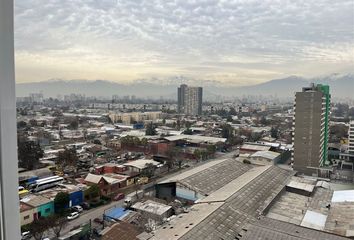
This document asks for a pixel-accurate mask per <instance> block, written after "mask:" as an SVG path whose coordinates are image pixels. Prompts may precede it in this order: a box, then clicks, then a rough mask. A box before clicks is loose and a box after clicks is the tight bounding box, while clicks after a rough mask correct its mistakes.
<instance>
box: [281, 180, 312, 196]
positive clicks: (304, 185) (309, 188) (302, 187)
mask: <svg viewBox="0 0 354 240" xmlns="http://www.w3.org/2000/svg"><path fill="white" fill-rule="evenodd" d="M286 186H287V187H290V188H295V189H300V190H304V191H306V192H310V193H311V192H313V190H314V188H315V185H312V184H307V183H303V182H297V181H295V180H291V181H290V182H289V183H288V184H287V185H286Z"/></svg>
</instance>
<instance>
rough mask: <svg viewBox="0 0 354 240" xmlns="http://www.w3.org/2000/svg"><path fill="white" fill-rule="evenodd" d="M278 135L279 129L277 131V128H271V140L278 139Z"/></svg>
mask: <svg viewBox="0 0 354 240" xmlns="http://www.w3.org/2000/svg"><path fill="white" fill-rule="evenodd" d="M278 134H279V129H278V128H276V127H272V128H271V129H270V136H271V137H272V138H278Z"/></svg>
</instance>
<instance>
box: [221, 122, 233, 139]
mask: <svg viewBox="0 0 354 240" xmlns="http://www.w3.org/2000/svg"><path fill="white" fill-rule="evenodd" d="M232 136H233V128H232V127H231V126H230V125H229V124H224V125H222V127H221V137H223V138H227V139H230V138H231V137H232Z"/></svg>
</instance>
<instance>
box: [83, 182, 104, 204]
mask: <svg viewBox="0 0 354 240" xmlns="http://www.w3.org/2000/svg"><path fill="white" fill-rule="evenodd" d="M99 196H101V190H100V187H99V186H98V185H97V184H93V185H91V186H90V187H89V188H88V189H86V190H85V198H88V199H90V200H92V199H95V198H98V197H99Z"/></svg>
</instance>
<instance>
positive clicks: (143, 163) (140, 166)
mask: <svg viewBox="0 0 354 240" xmlns="http://www.w3.org/2000/svg"><path fill="white" fill-rule="evenodd" d="M149 164H152V165H153V166H155V167H157V166H158V165H159V164H160V163H159V162H157V161H154V160H151V159H140V160H135V161H131V162H128V163H124V164H123V165H124V166H126V167H128V170H130V171H132V172H139V173H140V172H141V171H143V170H144V169H145V168H147V166H148V165H149Z"/></svg>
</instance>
